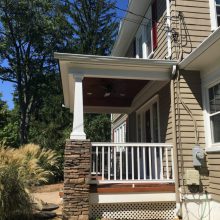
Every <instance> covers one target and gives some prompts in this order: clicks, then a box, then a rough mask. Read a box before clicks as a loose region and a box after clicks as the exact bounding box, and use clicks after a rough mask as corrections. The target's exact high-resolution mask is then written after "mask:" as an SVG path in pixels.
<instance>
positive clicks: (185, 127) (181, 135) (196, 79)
mask: <svg viewBox="0 0 220 220" xmlns="http://www.w3.org/2000/svg"><path fill="white" fill-rule="evenodd" d="M177 94H178V87H177V83H175V108H176V126H177V148H178V161H179V176H180V184H181V185H182V181H181V180H182V179H181V177H183V178H184V175H185V172H186V170H187V169H195V168H194V166H193V158H192V148H193V147H194V146H195V133H194V131H195V128H194V124H193V120H192V118H191V116H190V115H189V113H188V112H187V111H186V109H185V108H184V107H183V105H182V104H180V105H179V108H178V104H177V103H178V102H177V100H178V99H177ZM180 97H181V98H182V100H183V102H184V103H185V104H186V105H187V107H188V108H189V109H190V111H191V113H192V115H193V117H194V120H196V122H197V127H198V130H199V144H200V146H202V147H203V148H204V147H205V138H204V121H203V110H202V97H201V79H200V74H199V72H194V71H181V74H180ZM178 109H180V111H179V110H178ZM182 169H183V171H182ZM199 171H200V178H201V183H202V186H203V189H205V188H206V187H207V186H208V178H209V177H208V169H207V165H206V163H204V165H203V167H202V169H200V170H199ZM184 179H185V178H184ZM186 188H187V187H186Z"/></svg>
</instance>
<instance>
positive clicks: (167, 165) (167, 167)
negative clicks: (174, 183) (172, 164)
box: [166, 147, 169, 179]
mask: <svg viewBox="0 0 220 220" xmlns="http://www.w3.org/2000/svg"><path fill="white" fill-rule="evenodd" d="M166 170H167V179H169V164H168V149H167V147H166Z"/></svg>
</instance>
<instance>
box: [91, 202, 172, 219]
mask: <svg viewBox="0 0 220 220" xmlns="http://www.w3.org/2000/svg"><path fill="white" fill-rule="evenodd" d="M175 208H176V203H175V202H169V203H168V202H163V203H162V202H161V203H117V204H92V205H91V206H90V218H91V219H96V218H107V219H114V220H119V219H120V220H125V219H132V220H134V219H135V220H172V219H173V218H174V217H175V215H174V210H175Z"/></svg>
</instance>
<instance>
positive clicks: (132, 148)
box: [131, 146, 134, 180]
mask: <svg viewBox="0 0 220 220" xmlns="http://www.w3.org/2000/svg"><path fill="white" fill-rule="evenodd" d="M131 165H132V171H131V175H132V180H134V147H133V146H132V147H131Z"/></svg>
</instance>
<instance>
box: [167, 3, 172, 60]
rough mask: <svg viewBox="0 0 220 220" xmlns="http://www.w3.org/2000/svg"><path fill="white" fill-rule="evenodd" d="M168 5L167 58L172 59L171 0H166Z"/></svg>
mask: <svg viewBox="0 0 220 220" xmlns="http://www.w3.org/2000/svg"><path fill="white" fill-rule="evenodd" d="M166 6H167V19H166V20H167V52H168V54H167V56H166V59H171V55H172V48H171V18H170V0H166Z"/></svg>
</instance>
